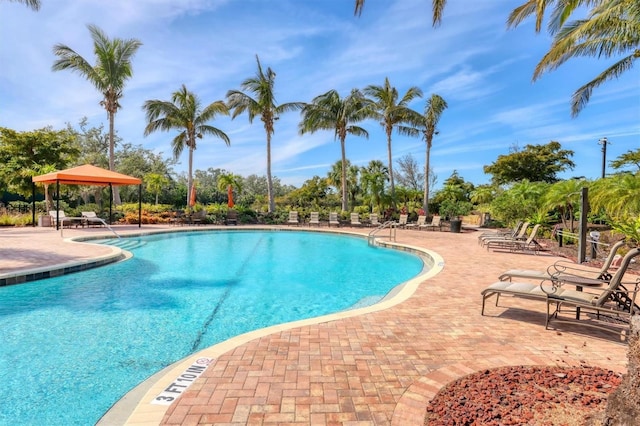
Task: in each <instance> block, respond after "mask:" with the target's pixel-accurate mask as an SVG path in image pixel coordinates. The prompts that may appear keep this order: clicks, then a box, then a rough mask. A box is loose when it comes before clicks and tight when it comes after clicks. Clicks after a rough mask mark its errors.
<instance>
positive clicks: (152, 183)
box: [144, 173, 169, 206]
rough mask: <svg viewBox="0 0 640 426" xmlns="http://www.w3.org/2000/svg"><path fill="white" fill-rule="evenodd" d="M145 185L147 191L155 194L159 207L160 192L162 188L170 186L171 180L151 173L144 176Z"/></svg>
mask: <svg viewBox="0 0 640 426" xmlns="http://www.w3.org/2000/svg"><path fill="white" fill-rule="evenodd" d="M144 183H145V184H146V185H147V191H149V192H151V193H152V194H155V196H156V206H157V205H158V197H159V196H160V192H162V188H164V187H165V186H167V185H169V178H168V177H166V176H165V175H163V174H160V173H149V174H147V175H145V176H144Z"/></svg>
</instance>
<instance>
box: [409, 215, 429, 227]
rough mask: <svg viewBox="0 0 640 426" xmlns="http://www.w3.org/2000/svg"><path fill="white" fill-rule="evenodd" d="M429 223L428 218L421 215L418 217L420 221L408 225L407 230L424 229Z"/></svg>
mask: <svg viewBox="0 0 640 426" xmlns="http://www.w3.org/2000/svg"><path fill="white" fill-rule="evenodd" d="M426 222H427V216H425V215H420V216H418V220H417V221H416V222H415V223H407V225H406V227H407V228H418V229H420V227H423V226H424V225H425V224H426Z"/></svg>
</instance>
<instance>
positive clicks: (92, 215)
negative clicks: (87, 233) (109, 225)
mask: <svg viewBox="0 0 640 426" xmlns="http://www.w3.org/2000/svg"><path fill="white" fill-rule="evenodd" d="M82 217H83V220H84V223H86V224H87V226H91V225H97V226H105V222H104V220H102V219H101V218H99V217H98V215H97V214H96V212H82Z"/></svg>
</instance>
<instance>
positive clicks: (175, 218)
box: [169, 210, 187, 225]
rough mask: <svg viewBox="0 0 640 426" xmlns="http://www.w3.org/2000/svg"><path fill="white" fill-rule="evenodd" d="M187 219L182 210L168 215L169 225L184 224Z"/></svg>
mask: <svg viewBox="0 0 640 426" xmlns="http://www.w3.org/2000/svg"><path fill="white" fill-rule="evenodd" d="M186 221H187V218H186V216H185V215H184V210H178V211H175V212H173V213H171V216H170V217H169V223H170V224H171V225H184V224H185V223H186Z"/></svg>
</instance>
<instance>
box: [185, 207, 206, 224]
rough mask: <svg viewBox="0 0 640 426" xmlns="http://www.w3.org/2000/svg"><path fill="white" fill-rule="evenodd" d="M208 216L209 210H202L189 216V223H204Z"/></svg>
mask: <svg viewBox="0 0 640 426" xmlns="http://www.w3.org/2000/svg"><path fill="white" fill-rule="evenodd" d="M206 218H207V211H206V210H200V211H197V212H195V213H193V214H192V215H191V216H189V223H190V224H192V225H202V224H203V223H204V221H205V219H206Z"/></svg>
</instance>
